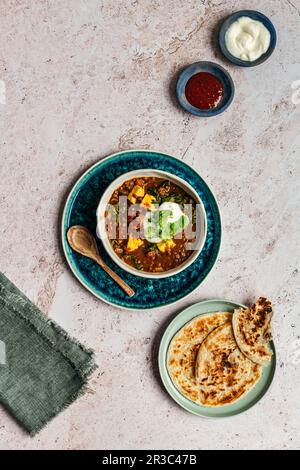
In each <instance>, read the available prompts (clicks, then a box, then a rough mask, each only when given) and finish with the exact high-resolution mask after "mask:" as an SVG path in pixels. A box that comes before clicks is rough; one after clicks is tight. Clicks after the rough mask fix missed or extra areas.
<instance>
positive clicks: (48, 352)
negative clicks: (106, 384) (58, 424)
mask: <svg viewBox="0 0 300 470" xmlns="http://www.w3.org/2000/svg"><path fill="white" fill-rule="evenodd" d="M95 368H96V365H95V363H94V358H93V352H92V351H91V350H87V349H85V348H84V347H83V346H82V345H81V344H80V343H78V341H76V340H74V339H72V338H70V337H69V336H68V334H67V333H66V332H65V331H63V330H62V328H60V327H59V326H58V325H57V324H55V323H54V322H53V321H51V320H49V319H47V317H46V316H45V315H43V314H42V313H41V312H40V310H39V309H38V308H37V307H35V306H34V305H33V304H32V303H31V302H30V300H29V299H27V297H25V296H24V294H22V293H21V292H20V291H19V290H18V289H17V288H16V287H15V286H14V285H13V284H12V283H11V282H10V281H9V280H8V279H7V278H6V277H5V276H4V275H3V274H1V273H0V402H2V404H3V405H4V406H5V407H6V408H7V409H8V410H9V411H10V412H11V413H12V414H13V416H14V417H15V418H16V419H17V420H18V421H19V422H20V423H21V424H22V425H23V426H24V427H25V428H26V429H27V430H28V431H29V432H30V433H31V434H35V433H36V432H38V431H39V430H40V429H41V428H42V427H43V426H44V425H45V424H46V423H47V422H48V421H49V420H50V419H51V418H53V417H54V416H55V415H57V414H58V413H59V412H60V411H62V410H63V409H64V408H66V407H67V406H68V405H69V404H71V403H72V402H73V401H74V400H76V398H77V397H78V396H80V395H82V394H83V393H84V392H85V388H86V384H87V381H88V377H89V376H90V374H91V372H92V371H93V370H94V369H95Z"/></svg>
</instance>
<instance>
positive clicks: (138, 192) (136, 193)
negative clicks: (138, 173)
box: [127, 185, 145, 204]
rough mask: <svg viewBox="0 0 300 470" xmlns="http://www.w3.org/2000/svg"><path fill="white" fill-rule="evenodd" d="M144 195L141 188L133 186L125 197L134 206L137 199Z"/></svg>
mask: <svg viewBox="0 0 300 470" xmlns="http://www.w3.org/2000/svg"><path fill="white" fill-rule="evenodd" d="M144 194H145V190H144V188H143V187H142V186H137V185H135V186H134V187H133V188H132V190H131V191H130V193H129V194H128V196H127V199H128V200H129V201H130V202H131V203H132V204H135V203H136V200H137V198H138V197H143V196H144Z"/></svg>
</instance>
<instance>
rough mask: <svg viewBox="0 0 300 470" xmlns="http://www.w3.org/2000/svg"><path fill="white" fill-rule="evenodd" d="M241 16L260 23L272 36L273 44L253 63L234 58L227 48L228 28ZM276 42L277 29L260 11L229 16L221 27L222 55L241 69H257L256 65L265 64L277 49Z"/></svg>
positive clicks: (243, 11) (220, 42)
mask: <svg viewBox="0 0 300 470" xmlns="http://www.w3.org/2000/svg"><path fill="white" fill-rule="evenodd" d="M241 16H248V17H249V18H251V19H252V20H256V21H260V22H261V23H263V24H264V25H265V27H266V28H267V29H268V30H269V31H270V34H271V42H270V46H269V49H268V50H267V52H265V54H263V55H262V56H261V57H259V59H257V60H254V61H253V62H250V61H247V60H241V59H238V58H237V57H234V56H233V55H232V54H230V52H229V51H228V49H227V46H226V40H225V37H226V33H227V31H228V28H229V27H230V26H231V25H232V23H234V21H236V20H237V19H238V18H240V17H241ZM276 42H277V34H276V29H275V27H274V25H273V23H272V21H271V20H269V18H267V16H265V15H263V13H260V12H259V11H255V10H241V11H237V12H236V13H233V15H230V16H228V18H226V20H225V21H224V23H223V24H222V26H221V29H220V33H219V44H220V48H221V51H222V53H223V54H224V56H225V57H226V59H228V60H229V61H230V62H232V63H233V64H235V65H239V66H240V67H255V65H260V64H262V63H263V62H265V61H266V60H267V59H268V58H269V57H270V55H271V54H273V52H274V49H275V47H276Z"/></svg>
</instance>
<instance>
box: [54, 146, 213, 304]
mask: <svg viewBox="0 0 300 470" xmlns="http://www.w3.org/2000/svg"><path fill="white" fill-rule="evenodd" d="M134 152H139V153H141V152H144V153H154V154H159V155H160V156H167V157H168V158H170V159H173V160H175V161H177V162H178V163H179V164H180V165H183V166H185V167H188V169H189V171H191V172H192V173H194V174H195V177H197V178H198V179H199V180H200V181H201V185H202V186H203V187H204V188H205V189H206V190H207V192H208V194H210V197H211V198H212V201H213V204H214V210H215V212H216V216H217V219H216V220H215V223H216V226H217V229H216V230H217V239H218V243H217V245H216V246H215V247H214V251H213V253H212V255H211V258H210V267H209V269H208V271H207V272H206V274H205V275H204V277H203V278H202V279H201V280H199V283H198V284H197V285H195V287H194V289H193V290H191V291H190V292H189V293H188V294H184V293H183V295H182V296H180V297H178V298H177V299H176V300H174V301H171V302H166V303H164V304H163V305H161V306H159V307H158V306H154V307H140V306H138V307H137V306H133V307H128V306H124V305H121V304H119V303H117V302H112V301H110V300H108V299H106V298H105V297H103V296H102V295H100V294H98V293H97V292H95V291H94V290H93V289H92V288H91V287H90V286H89V285H88V283H87V281H86V279H85V278H84V276H83V275H82V273H81V272H80V271H79V270H78V269H76V267H75V266H74V265H73V263H72V260H71V259H70V258H69V255H68V250H70V247H69V245H68V241H67V237H66V232H67V228H68V224H67V218H68V215H69V212H70V210H71V209H72V205H71V204H72V201H73V200H74V199H75V198H76V196H77V194H78V193H79V191H80V187H81V183H82V182H83V181H84V180H85V179H86V178H88V175H89V173H90V172H92V171H93V170H94V169H95V168H96V167H98V166H101V165H102V164H103V163H104V162H107V161H108V160H110V159H112V160H113V159H114V158H116V157H119V156H122V155H126V154H128V153H134ZM61 243H62V247H63V252H64V255H65V258H66V260H67V263H68V265H69V267H70V269H71V271H72V272H73V274H74V276H75V277H76V279H77V280H78V281H79V282H80V284H82V285H83V287H85V288H86V289H87V290H88V291H89V292H91V293H92V294H93V295H94V296H95V297H96V298H98V299H100V300H102V301H103V302H105V303H106V304H108V305H112V306H114V307H117V308H119V309H122V310H141V311H148V310H149V311H150V310H157V309H158V308H159V309H163V308H166V307H168V306H170V305H174V304H176V303H178V302H179V301H181V300H183V299H184V298H187V297H188V296H190V295H191V294H192V293H193V292H194V291H195V289H197V288H198V287H199V286H200V285H201V284H202V282H204V280H205V279H206V278H207V276H208V275H209V273H210V272H211V271H212V269H213V267H214V265H215V264H216V261H217V259H218V255H219V252H220V248H221V243H222V221H221V214H220V210H219V206H218V203H217V200H216V197H215V195H214V193H213V191H212V190H211V189H210V188H209V187H208V185H207V184H206V183H205V181H204V180H203V179H202V178H201V176H200V175H199V174H198V173H197V172H196V171H195V170H194V169H193V168H192V167H190V166H189V165H187V164H186V163H185V162H183V161H181V160H179V159H178V158H176V157H174V156H172V155H170V154H166V153H165V152H160V151H157V150H153V151H152V150H149V149H147V150H145V149H130V150H123V151H120V152H116V153H113V154H111V155H108V156H106V157H104V158H102V159H100V160H99V161H98V162H96V163H95V164H93V165H92V166H90V167H89V168H88V169H87V170H86V171H85V172H84V173H83V174H82V175H81V176H80V177H79V178H78V180H77V181H76V182H75V184H74V185H73V187H72V189H71V190H70V193H69V195H68V197H67V200H66V203H65V206H64V209H63V213H62V219H61ZM123 272H124V273H125V276H124V278H125V280H126V271H123ZM170 279H171V278H170ZM149 281H151V279H149Z"/></svg>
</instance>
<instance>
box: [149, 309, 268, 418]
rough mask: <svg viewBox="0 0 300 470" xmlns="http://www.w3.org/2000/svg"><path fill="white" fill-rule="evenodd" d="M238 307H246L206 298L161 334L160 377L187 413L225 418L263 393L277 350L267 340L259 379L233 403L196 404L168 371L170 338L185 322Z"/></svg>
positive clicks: (249, 404) (186, 310)
mask: <svg viewBox="0 0 300 470" xmlns="http://www.w3.org/2000/svg"><path fill="white" fill-rule="evenodd" d="M239 307H244V308H246V307H245V306H244V305H241V304H238V303H235V302H229V301H227V300H207V301H205V302H199V303H198V304H195V305H192V306H191V307H188V308H187V309H185V310H183V312H181V313H180V314H179V315H177V316H176V317H175V318H174V320H173V321H172V322H171V323H170V325H169V326H168V328H167V329H166V331H165V333H164V335H163V337H162V340H161V343H160V348H159V355H158V362H159V371H160V376H161V379H162V381H163V384H164V386H165V387H166V389H167V392H168V393H169V394H170V395H171V397H172V398H173V399H174V400H175V401H176V402H177V403H178V404H179V405H180V406H182V408H184V409H186V410H187V411H189V412H190V413H194V414H196V415H199V416H203V417H206V418H226V417H229V416H234V415H237V414H239V413H243V412H244V411H246V410H248V409H249V408H251V407H252V406H253V405H255V404H256V403H257V402H258V401H259V400H260V399H261V398H262V397H263V396H264V395H265V393H266V392H267V390H268V388H269V387H270V385H271V383H272V380H273V377H274V373H275V368H276V352H275V346H274V343H273V341H271V342H270V343H269V345H270V348H271V349H272V351H273V356H272V359H271V362H270V364H269V365H268V366H265V367H264V368H263V373H262V376H261V378H260V380H259V382H257V384H256V385H255V387H254V388H253V389H252V390H250V392H248V393H247V394H246V395H245V396H244V397H243V398H241V399H240V400H238V401H237V402H235V403H233V404H232V405H225V406H221V407H215V408H214V407H207V406H200V405H198V404H196V403H193V402H192V401H190V400H188V399H187V398H185V397H184V396H183V395H181V393H180V392H179V391H178V390H177V388H176V387H175V385H174V384H173V382H172V380H171V378H170V376H169V374H168V370H167V363H166V360H167V352H168V348H169V344H170V341H171V339H172V338H173V336H174V335H175V334H176V333H177V332H178V331H179V330H180V329H181V328H182V327H183V326H184V325H185V324H186V323H188V322H189V321H190V320H192V319H193V318H194V317H197V316H199V315H204V314H206V313H213V312H233V311H234V309H235V308H239Z"/></svg>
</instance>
